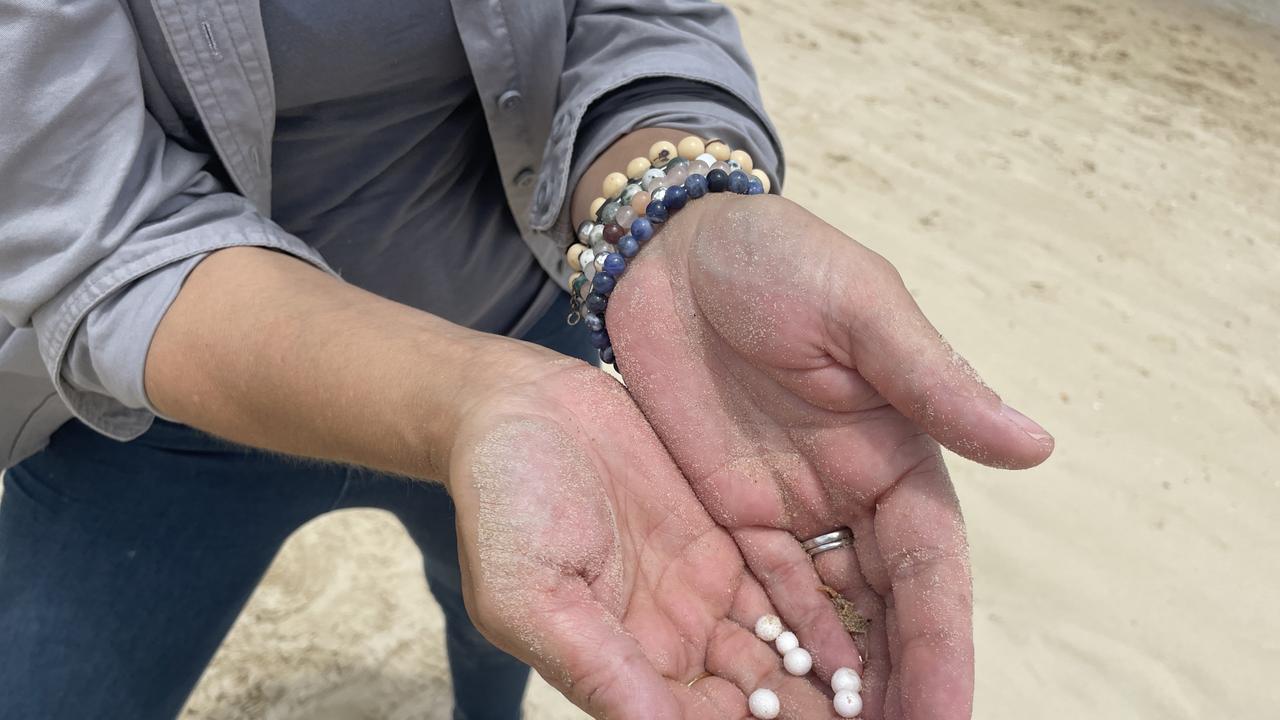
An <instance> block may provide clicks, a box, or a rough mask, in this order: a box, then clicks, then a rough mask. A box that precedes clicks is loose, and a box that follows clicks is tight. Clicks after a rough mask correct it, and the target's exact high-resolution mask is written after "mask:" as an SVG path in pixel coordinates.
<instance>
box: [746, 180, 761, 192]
mask: <svg viewBox="0 0 1280 720" xmlns="http://www.w3.org/2000/svg"><path fill="white" fill-rule="evenodd" d="M747 194H748V195H763V194H764V185H762V184H760V178H758V177H753V178H751V179H750V180H748V181H747Z"/></svg>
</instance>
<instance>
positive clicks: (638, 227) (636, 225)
mask: <svg viewBox="0 0 1280 720" xmlns="http://www.w3.org/2000/svg"><path fill="white" fill-rule="evenodd" d="M631 237H634V238H635V239H636V242H640V243H642V242H645V241H646V240H648V239H649V238H651V237H653V223H651V222H649V218H643V217H642V218H636V221H635V222H633V223H631Z"/></svg>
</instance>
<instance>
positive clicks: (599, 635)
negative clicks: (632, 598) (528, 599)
mask: <svg viewBox="0 0 1280 720" xmlns="http://www.w3.org/2000/svg"><path fill="white" fill-rule="evenodd" d="M531 617H532V619H533V623H531V627H525V628H521V629H520V631H519V634H520V635H521V638H520V639H521V641H522V642H521V645H522V646H524V647H528V648H531V650H532V652H533V653H535V655H534V656H533V657H527V656H526V657H523V658H522V659H524V660H526V661H527V662H529V664H530V665H532V666H533V667H534V668H535V669H537V670H538V672H539V674H541V675H542V676H543V677H544V678H545V679H546V680H547V682H549V683H551V684H552V685H554V686H555V687H556V688H557V689H558V690H560V691H561V692H562V693H564V694H565V696H567V697H568V698H569V699H570V700H572V701H573V702H574V704H576V705H577V706H578V707H580V708H582V709H583V710H584V711H586V712H587V713H589V714H590V715H591V716H592V717H607V718H611V719H612V718H616V719H618V720H649V719H650V718H655V717H663V718H679V717H684V713H683V711H682V710H681V704H680V703H679V702H678V701H677V699H676V697H675V695H674V694H673V689H672V686H671V684H670V683H669V682H668V681H667V680H665V679H664V678H663V677H662V676H661V675H660V674H659V673H658V671H657V670H656V669H655V668H654V666H653V664H652V663H651V662H650V661H649V659H648V658H646V657H645V655H644V652H643V651H642V650H641V648H640V645H639V644H638V643H637V642H636V641H635V639H634V638H632V637H631V636H630V635H628V634H627V633H626V631H625V630H624V629H623V627H622V625H621V624H620V623H619V622H618V620H617V618H615V617H614V616H613V615H611V614H610V613H609V612H608V610H607V609H605V608H604V607H603V606H602V605H600V604H599V603H598V602H597V601H596V600H595V599H593V598H592V597H591V596H590V590H589V589H588V588H587V587H586V585H585V584H575V585H566V586H564V589H563V591H561V592H557V593H555V594H554V596H553V597H550V598H549V599H548V601H547V602H544V603H542V612H540V613H535V614H534V615H532V616H531Z"/></svg>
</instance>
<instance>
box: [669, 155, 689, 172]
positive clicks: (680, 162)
mask: <svg viewBox="0 0 1280 720" xmlns="http://www.w3.org/2000/svg"><path fill="white" fill-rule="evenodd" d="M678 167H683V168H687V167H689V161H688V160H685V159H684V158H682V157H678V158H671V162H669V163H667V164H666V165H665V166H664V167H663V168H662V169H663V170H666V171H667V174H668V175H670V174H671V171H672V170H675V169H676V168H678Z"/></svg>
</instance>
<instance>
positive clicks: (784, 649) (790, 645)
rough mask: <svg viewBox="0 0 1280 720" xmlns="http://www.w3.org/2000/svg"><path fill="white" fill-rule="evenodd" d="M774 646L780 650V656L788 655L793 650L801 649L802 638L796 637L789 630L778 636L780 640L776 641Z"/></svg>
mask: <svg viewBox="0 0 1280 720" xmlns="http://www.w3.org/2000/svg"><path fill="white" fill-rule="evenodd" d="M773 646H774V647H776V648H778V652H779V653H780V654H782V655H786V654H787V653H789V652H791V651H792V650H795V649H796V648H798V647H800V638H798V637H796V634H795V633H793V632H791V631H790V630H788V631H786V632H784V633H782V634H781V635H779V636H778V639H777V640H775V641H774V643H773Z"/></svg>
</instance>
